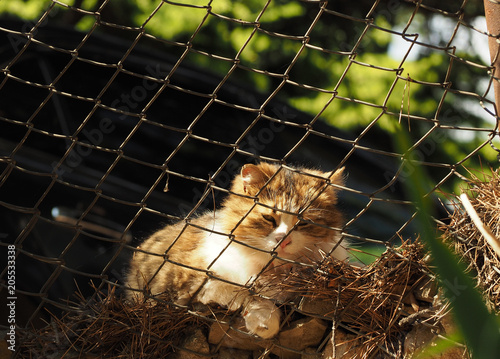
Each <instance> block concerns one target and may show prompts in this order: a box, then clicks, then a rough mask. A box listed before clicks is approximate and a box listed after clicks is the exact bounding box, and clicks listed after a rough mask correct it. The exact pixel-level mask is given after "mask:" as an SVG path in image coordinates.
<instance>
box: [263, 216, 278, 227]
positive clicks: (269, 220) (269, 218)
mask: <svg viewBox="0 0 500 359" xmlns="http://www.w3.org/2000/svg"><path fill="white" fill-rule="evenodd" d="M262 218H264V219H265V220H266V221H268V222H269V223H271V224H272V226H273V227H276V220H275V219H274V217H273V216H270V215H269V214H263V215H262Z"/></svg>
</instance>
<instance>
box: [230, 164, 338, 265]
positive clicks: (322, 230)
mask: <svg viewBox="0 0 500 359" xmlns="http://www.w3.org/2000/svg"><path fill="white" fill-rule="evenodd" d="M343 183H344V175H343V168H341V169H339V170H337V171H336V172H335V173H333V174H331V173H325V172H321V171H318V170H313V169H308V168H293V169H292V168H290V169H289V168H285V167H281V166H278V165H273V164H269V163H260V164H258V165H253V164H247V165H245V166H243V168H242V169H241V172H240V174H239V175H238V176H236V177H235V178H234V180H233V182H232V186H231V192H232V193H233V194H231V195H229V197H228V198H227V199H226V201H225V203H224V210H225V217H226V219H227V221H226V225H225V227H226V230H228V231H230V232H231V233H232V234H234V236H235V239H236V240H238V241H241V242H243V243H245V244H248V245H250V246H253V247H256V248H260V249H262V250H265V251H273V250H275V251H276V252H277V255H278V257H280V258H285V259H290V260H294V261H299V262H311V261H315V260H316V261H317V260H320V259H321V256H322V255H323V254H324V253H329V252H330V251H331V250H332V249H333V248H334V247H335V246H336V245H337V242H338V240H339V239H340V229H341V228H342V226H343V224H344V222H343V218H342V214H341V213H340V212H339V211H338V210H337V208H336V204H337V191H338V187H336V186H339V185H340V186H341V185H343ZM344 246H345V243H341V244H340V245H339V246H338V247H337V249H335V251H334V252H333V256H334V257H336V258H338V259H342V260H343V259H345V258H346V257H347V252H346V250H345V249H344V248H343V247H344ZM262 253H263V254H266V252H262Z"/></svg>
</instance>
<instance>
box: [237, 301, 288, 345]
mask: <svg viewBox="0 0 500 359" xmlns="http://www.w3.org/2000/svg"><path fill="white" fill-rule="evenodd" d="M243 318H244V319H245V326H246V327H247V330H248V331H249V332H250V333H251V334H255V335H258V336H259V337H261V338H263V339H269V338H272V337H274V336H275V335H276V334H278V332H279V328H280V318H281V313H280V310H279V309H278V308H277V307H276V306H275V305H274V303H273V302H271V301H270V300H265V299H255V300H252V301H251V302H250V303H248V304H247V305H246V306H245V308H244V311H243Z"/></svg>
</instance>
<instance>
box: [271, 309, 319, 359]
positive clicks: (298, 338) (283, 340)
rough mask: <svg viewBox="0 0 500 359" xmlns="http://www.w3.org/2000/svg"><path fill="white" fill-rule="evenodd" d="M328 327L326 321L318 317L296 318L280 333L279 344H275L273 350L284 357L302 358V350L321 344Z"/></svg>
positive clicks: (285, 358)
mask: <svg viewBox="0 0 500 359" xmlns="http://www.w3.org/2000/svg"><path fill="white" fill-rule="evenodd" d="M327 328H328V326H327V324H326V322H325V321H324V320H321V319H318V318H304V319H299V320H296V321H294V322H292V323H290V325H289V326H288V327H287V328H285V329H283V330H282V331H281V332H280V333H279V335H278V344H279V346H274V347H273V348H272V350H271V352H272V353H273V354H276V355H278V356H279V357H280V358H283V359H296V358H298V359H301V353H300V352H301V351H303V350H304V349H306V348H307V347H315V346H317V345H319V344H320V343H321V340H322V339H323V336H324V335H325V332H326V330H327ZM287 349H291V350H287Z"/></svg>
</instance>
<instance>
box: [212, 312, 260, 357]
mask: <svg viewBox="0 0 500 359" xmlns="http://www.w3.org/2000/svg"><path fill="white" fill-rule="evenodd" d="M233 326H234V327H235V328H238V329H242V330H244V328H245V323H244V321H243V319H242V318H238V319H237V320H236V321H235V323H234V325H233ZM208 342H209V343H210V344H214V345H219V344H220V346H221V347H225V348H232V349H242V350H250V351H254V350H261V349H262V347H263V346H264V347H265V346H266V345H269V344H268V343H269V341H268V340H262V339H258V338H254V337H253V336H252V335H250V334H246V333H241V332H239V331H237V330H234V329H232V328H230V327H229V325H228V324H224V323H221V322H215V323H213V324H212V325H211V326H210V330H209V334H208Z"/></svg>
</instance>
